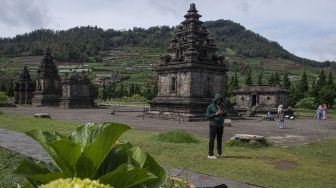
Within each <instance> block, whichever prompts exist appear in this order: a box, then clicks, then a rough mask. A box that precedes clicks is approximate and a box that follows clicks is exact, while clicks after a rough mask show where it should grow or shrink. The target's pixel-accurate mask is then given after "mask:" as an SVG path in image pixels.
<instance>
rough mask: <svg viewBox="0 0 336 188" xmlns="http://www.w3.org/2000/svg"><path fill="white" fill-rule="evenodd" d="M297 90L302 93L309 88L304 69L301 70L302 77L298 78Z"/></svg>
mask: <svg viewBox="0 0 336 188" xmlns="http://www.w3.org/2000/svg"><path fill="white" fill-rule="evenodd" d="M299 90H300V91H301V92H303V93H305V92H307V91H308V90H309V86H308V79H307V74H306V71H303V74H302V77H301V80H300V83H299Z"/></svg>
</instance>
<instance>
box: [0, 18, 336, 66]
mask: <svg viewBox="0 0 336 188" xmlns="http://www.w3.org/2000/svg"><path fill="white" fill-rule="evenodd" d="M204 24H205V26H207V27H208V30H209V33H210V35H211V36H212V37H213V38H214V39H215V41H216V44H217V46H218V47H219V49H220V51H221V52H222V53H226V54H228V52H230V54H231V55H232V54H233V55H239V56H246V57H265V58H282V59H289V60H294V61H296V62H298V63H302V64H307V65H311V66H317V67H326V66H330V64H331V62H328V61H327V62H323V63H321V62H317V61H313V60H309V59H304V58H299V57H297V56H295V55H293V54H291V53H289V52H288V51H286V50H285V49H283V48H282V47H281V46H280V45H279V44H278V43H277V42H274V41H269V40H267V39H266V38H264V37H262V36H260V35H259V34H256V33H254V32H252V31H250V30H246V29H245V27H243V26H241V25H240V24H238V23H235V22H232V21H230V20H217V21H207V22H205V23H204ZM173 31H174V27H168V26H160V27H159V26H157V27H151V28H148V29H143V28H133V29H132V30H121V31H119V30H113V29H108V30H103V29H101V28H98V27H91V26H87V27H75V28H71V29H68V30H65V31H54V30H49V29H39V30H35V31H33V32H31V33H26V34H22V35H17V36H16V37H14V38H0V55H6V56H22V55H40V54H42V51H43V48H44V47H46V46H49V47H50V48H52V49H53V50H54V51H53V53H54V57H55V58H56V59H60V60H64V59H66V60H67V61H80V60H83V59H84V57H86V58H87V57H99V55H100V53H99V52H102V51H108V50H110V49H112V48H116V47H123V46H126V45H136V46H145V47H156V48H161V49H162V50H163V51H164V49H165V48H166V47H167V46H168V44H169V41H170V40H171V38H172V36H173Z"/></svg>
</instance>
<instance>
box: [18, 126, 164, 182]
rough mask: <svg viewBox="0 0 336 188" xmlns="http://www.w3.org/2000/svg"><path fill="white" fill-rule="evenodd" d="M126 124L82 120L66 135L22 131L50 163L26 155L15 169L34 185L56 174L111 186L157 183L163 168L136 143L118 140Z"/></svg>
mask: <svg viewBox="0 0 336 188" xmlns="http://www.w3.org/2000/svg"><path fill="white" fill-rule="evenodd" d="M129 129H130V128H129V127H128V126H126V125H123V124H117V123H105V124H102V125H94V124H85V125H82V126H80V127H78V128H77V129H76V131H75V132H73V133H72V134H71V135H70V136H68V137H66V136H63V135H61V134H59V133H57V132H42V131H41V130H34V131H31V132H28V133H26V134H27V135H29V136H30V137H32V138H33V139H35V140H36V141H37V142H38V143H39V144H40V145H41V146H42V147H43V148H44V150H45V151H46V152H47V153H48V155H49V156H50V158H51V160H52V163H48V164H47V163H45V162H41V161H35V160H32V159H29V158H27V159H26V160H24V161H23V162H22V163H21V164H20V166H19V167H18V168H17V169H16V173H17V174H20V175H22V176H24V177H25V178H26V179H27V180H28V181H29V182H30V183H31V185H33V186H34V187H38V186H39V185H41V184H46V183H48V182H51V181H53V180H56V179H59V178H74V177H77V178H81V179H84V178H89V179H93V180H99V182H101V183H103V184H109V185H111V186H113V187H115V188H126V187H159V186H160V185H161V184H162V183H163V182H164V180H165V171H164V169H163V168H162V167H161V166H160V165H158V163H157V162H156V161H155V160H154V159H153V158H152V157H151V156H150V155H149V154H147V153H146V152H144V151H142V150H141V149H140V148H139V147H133V146H132V145H131V144H130V143H119V142H118V139H119V137H120V136H121V135H122V134H123V133H124V132H126V131H127V130H129Z"/></svg>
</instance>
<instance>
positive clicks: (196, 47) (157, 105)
mask: <svg viewBox="0 0 336 188" xmlns="http://www.w3.org/2000/svg"><path fill="white" fill-rule="evenodd" d="M184 17H185V20H184V21H183V22H182V23H181V24H180V25H178V26H177V27H176V31H175V36H174V38H173V39H172V40H171V43H170V46H169V48H168V54H167V55H166V56H163V57H161V62H160V64H159V65H158V68H157V72H158V75H159V80H158V94H157V97H155V98H154V99H153V100H152V101H151V102H150V111H149V114H153V115H155V116H159V117H165V118H174V119H177V118H179V119H182V120H185V121H197V120H202V119H204V118H205V113H206V109H207V106H208V104H209V103H210V102H211V101H212V97H213V95H214V94H215V93H217V92H219V93H223V91H224V83H225V79H226V72H227V70H228V68H227V66H226V64H225V63H224V57H222V56H217V55H216V51H217V48H216V46H215V44H214V40H213V39H211V38H210V37H209V33H208V31H207V29H206V27H204V26H203V25H202V23H203V22H202V21H200V20H199V18H200V17H201V15H199V14H198V11H197V10H196V6H195V4H191V5H190V8H189V10H188V13H187V14H186V15H185V16H184Z"/></svg>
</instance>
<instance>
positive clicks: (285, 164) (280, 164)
mask: <svg viewBox="0 0 336 188" xmlns="http://www.w3.org/2000/svg"><path fill="white" fill-rule="evenodd" d="M257 159H259V160H262V161H266V162H269V163H271V164H274V165H275V167H276V168H277V169H279V170H290V169H293V168H295V167H296V166H297V163H296V162H294V161H289V160H281V159H277V158H275V157H269V156H260V157H257Z"/></svg>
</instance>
